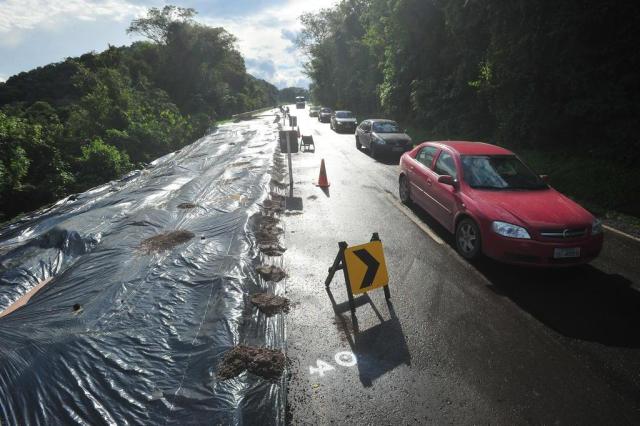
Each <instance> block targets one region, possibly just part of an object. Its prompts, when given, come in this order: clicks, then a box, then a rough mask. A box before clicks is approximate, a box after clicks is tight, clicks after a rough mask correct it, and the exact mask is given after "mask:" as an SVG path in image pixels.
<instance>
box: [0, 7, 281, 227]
mask: <svg viewBox="0 0 640 426" xmlns="http://www.w3.org/2000/svg"><path fill="white" fill-rule="evenodd" d="M194 14H195V11H193V10H192V9H182V8H177V7H174V6H166V7H164V8H163V9H156V8H152V9H150V11H149V13H148V15H147V16H146V17H145V18H141V19H137V20H135V21H133V22H132V24H131V26H130V28H129V32H135V33H140V34H143V35H146V36H147V37H148V38H149V39H150V40H151V41H150V42H137V43H134V44H133V45H131V46H128V47H110V48H109V49H108V50H106V51H104V52H102V53H87V54H85V55H82V56H80V57H79V58H68V59H67V60H65V61H64V62H61V63H56V64H50V65H47V66H45V67H41V68H37V69H35V70H32V71H29V72H24V73H20V74H18V75H16V76H13V77H11V78H9V80H8V81H7V82H6V83H0V220H3V219H4V220H6V219H9V218H11V217H13V216H15V215H16V214H18V213H20V212H24V211H29V210H32V209H34V208H37V207H39V206H42V205H44V204H47V203H49V202H52V201H54V200H56V199H59V198H60V197H63V196H65V195H67V194H69V193H72V192H78V191H83V190H85V189H88V188H90V187H92V186H94V185H97V184H100V183H104V182H106V181H109V180H111V179H114V178H117V177H119V176H120V175H122V174H123V173H126V172H127V171H129V170H131V169H133V168H138V167H141V166H142V165H143V164H144V163H147V162H149V161H151V160H153V159H155V158H157V157H159V156H161V155H164V154H166V153H169V152H171V151H174V150H176V149H179V148H180V147H182V146H184V145H186V144H188V143H191V142H193V141H194V140H196V139H198V138H199V137H201V136H202V135H203V134H204V133H205V132H206V130H207V129H208V128H209V127H210V126H211V125H212V124H213V123H215V122H219V121H221V120H224V119H225V118H228V117H230V116H231V115H232V114H236V113H239V112H243V111H249V110H255V109H258V108H262V107H265V106H273V105H275V104H276V103H277V98H278V90H277V89H276V87H274V86H273V85H271V84H269V83H267V82H265V81H263V80H258V79H256V78H254V77H252V76H251V75H248V74H247V72H246V69H245V64H244V60H243V58H242V56H241V55H240V53H239V52H238V51H237V50H236V48H235V46H234V43H235V38H234V37H233V36H232V35H231V34H229V33H228V32H226V31H225V30H224V29H223V28H211V27H207V26H203V25H200V24H197V23H195V22H193V21H192V19H191V18H192V17H193V15H194Z"/></svg>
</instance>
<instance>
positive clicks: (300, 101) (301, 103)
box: [296, 96, 306, 109]
mask: <svg viewBox="0 0 640 426" xmlns="http://www.w3.org/2000/svg"><path fill="white" fill-rule="evenodd" d="M305 106H306V104H305V99H304V96H296V109H304V108H305Z"/></svg>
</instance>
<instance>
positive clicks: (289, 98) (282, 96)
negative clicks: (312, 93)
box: [278, 87, 309, 104]
mask: <svg viewBox="0 0 640 426" xmlns="http://www.w3.org/2000/svg"><path fill="white" fill-rule="evenodd" d="M297 96H304V97H305V98H306V99H307V101H309V91H308V90H307V89H303V88H301V87H285V88H284V89H282V90H280V93H279V96H278V102H279V103H281V104H295V103H296V97H297Z"/></svg>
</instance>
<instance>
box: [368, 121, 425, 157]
mask: <svg viewBox="0 0 640 426" xmlns="http://www.w3.org/2000/svg"><path fill="white" fill-rule="evenodd" d="M362 147H365V148H367V149H368V150H369V152H370V153H371V156H372V157H373V158H377V157H378V156H379V155H381V154H387V155H389V154H397V155H402V154H404V153H405V152H407V151H410V150H412V149H413V141H412V140H411V137H410V136H409V135H407V134H406V133H405V131H404V130H402V129H401V128H400V126H398V123H396V122H395V121H392V120H364V121H363V122H362V123H360V126H358V128H357V129H356V148H358V149H362Z"/></svg>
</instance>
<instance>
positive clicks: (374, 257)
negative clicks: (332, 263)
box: [344, 241, 389, 294]
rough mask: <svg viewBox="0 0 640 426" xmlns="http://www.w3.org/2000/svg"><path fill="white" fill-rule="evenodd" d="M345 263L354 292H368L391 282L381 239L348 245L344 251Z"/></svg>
mask: <svg viewBox="0 0 640 426" xmlns="http://www.w3.org/2000/svg"><path fill="white" fill-rule="evenodd" d="M344 263H345V265H346V267H347V274H348V275H349V282H350V283H351V291H352V292H353V294H359V293H366V292H368V291H369V290H373V289H376V288H380V287H384V286H386V285H388V284H389V275H388V273H387V264H386V262H385V260H384V251H383V250H382V242H380V241H372V242H370V243H367V244H362V245H359V246H354V247H348V248H347V249H345V251H344Z"/></svg>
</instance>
